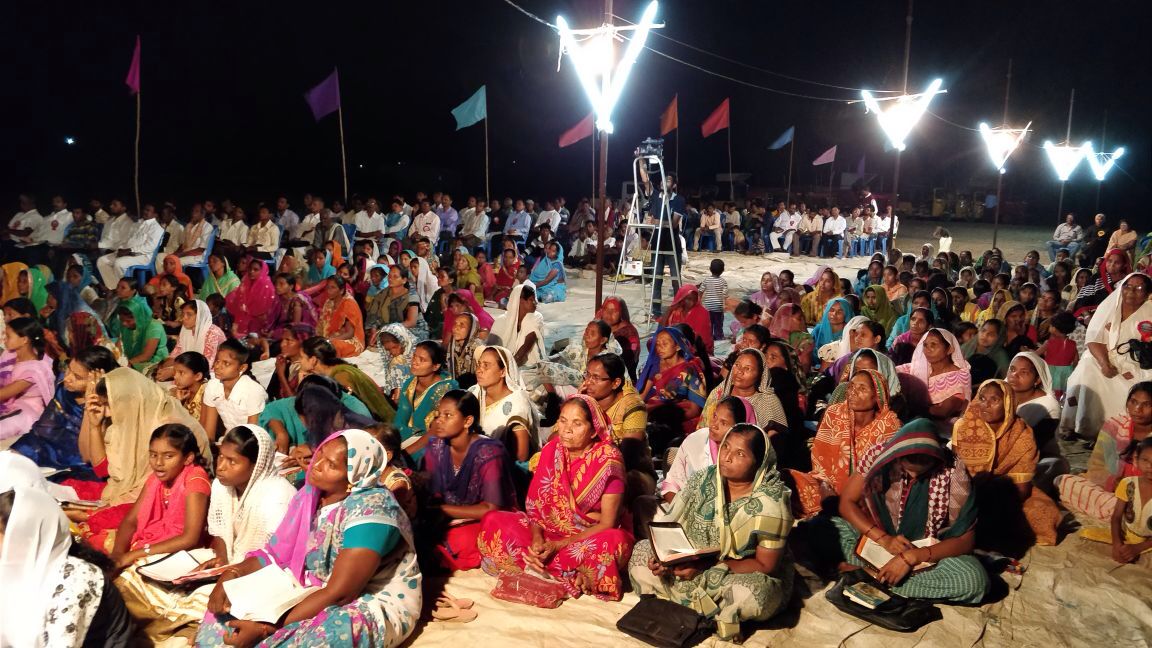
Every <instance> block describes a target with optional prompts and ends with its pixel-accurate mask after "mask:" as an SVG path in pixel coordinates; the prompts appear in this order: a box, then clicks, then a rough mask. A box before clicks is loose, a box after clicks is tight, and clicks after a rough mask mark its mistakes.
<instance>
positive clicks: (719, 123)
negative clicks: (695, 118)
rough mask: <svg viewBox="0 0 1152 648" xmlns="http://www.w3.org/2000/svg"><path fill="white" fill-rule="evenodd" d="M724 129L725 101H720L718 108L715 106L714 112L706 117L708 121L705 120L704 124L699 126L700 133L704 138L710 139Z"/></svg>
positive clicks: (726, 109) (726, 103)
mask: <svg viewBox="0 0 1152 648" xmlns="http://www.w3.org/2000/svg"><path fill="white" fill-rule="evenodd" d="M725 128H728V100H727V99H725V100H724V101H722V102H721V103H720V105H719V106H716V110H713V111H712V114H711V115H708V119H705V120H704V123H703V124H700V132H701V133H702V134H703V135H704V137H711V136H712V135H715V134H716V133H718V132H720V131H722V130H724V129H725Z"/></svg>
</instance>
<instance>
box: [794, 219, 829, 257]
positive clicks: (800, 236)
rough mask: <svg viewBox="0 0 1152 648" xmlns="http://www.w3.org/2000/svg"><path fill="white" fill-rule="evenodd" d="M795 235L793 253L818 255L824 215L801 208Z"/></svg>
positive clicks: (822, 234)
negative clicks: (801, 211)
mask: <svg viewBox="0 0 1152 648" xmlns="http://www.w3.org/2000/svg"><path fill="white" fill-rule="evenodd" d="M796 233H797V236H796V238H795V239H793V240H795V241H796V246H795V250H793V254H794V255H800V254H806V255H808V256H819V254H820V239H821V238H822V237H823V236H824V217H823V216H821V215H820V212H815V211H808V210H806V209H805V210H803V213H802V214H801V216H800V223H799V224H798V225H797V226H796Z"/></svg>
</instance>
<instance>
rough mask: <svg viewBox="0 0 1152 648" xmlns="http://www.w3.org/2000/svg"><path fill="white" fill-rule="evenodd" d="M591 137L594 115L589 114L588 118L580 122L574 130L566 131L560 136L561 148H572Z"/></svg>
mask: <svg viewBox="0 0 1152 648" xmlns="http://www.w3.org/2000/svg"><path fill="white" fill-rule="evenodd" d="M589 137H592V113H588V116H587V117H585V118H584V119H581V120H580V122H579V123H577V124H576V125H575V126H573V127H572V128H569V129H568V130H566V131H564V134H563V135H561V136H560V148H564V147H565V146H572V145H573V144H575V143H576V142H579V141H580V140H583V139H587V138H589Z"/></svg>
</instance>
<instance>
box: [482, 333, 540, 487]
mask: <svg viewBox="0 0 1152 648" xmlns="http://www.w3.org/2000/svg"><path fill="white" fill-rule="evenodd" d="M474 358H475V361H476V384H475V385H473V386H472V387H471V388H469V390H468V391H470V392H472V394H473V395H474V396H476V398H477V399H478V400H479V401H480V428H481V429H483V430H484V433H485V434H487V435H488V436H490V437H492V438H493V439H496V440H498V441H501V442H503V443H504V446H505V448H507V449H508V456H510V457H512V460H513V461H515V462H517V463H518V464H521V465H522V466H523V467H524V469H525V470H526V469H527V465H528V463H527V462H528V459H530V458H531V457H532V455H534V454H536V452H538V451H539V450H540V439H539V437H538V436H537V434H536V424H537V423H538V421H539V418H540V416H539V414H538V413H537V411H536V407H535V406H534V405H533V404H532V401H531V399H530V398H529V397H528V390H527V389H525V388H524V383H523V382H521V381H520V368H519V367H517V366H516V362H515V360H513V359H512V352H511V351H509V350H508V349H505V348H504V347H500V346H480V347H477V348H476V352H475V356H474Z"/></svg>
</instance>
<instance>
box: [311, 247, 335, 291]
mask: <svg viewBox="0 0 1152 648" xmlns="http://www.w3.org/2000/svg"><path fill="white" fill-rule="evenodd" d="M308 261H309V263H308V272H307V273H306V274H305V279H304V280H305V281H306V282H307V283H306V284H305V285H304V287H305V288H311V287H313V286H315V285H317V284H320V283H323V282H324V280H325V279H327V278H328V277H334V276H336V266H334V265H332V253H331V252H329V251H328V250H323V249H319V248H317V249H314V250H312V251H311V252H310V253H309V254H308Z"/></svg>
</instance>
